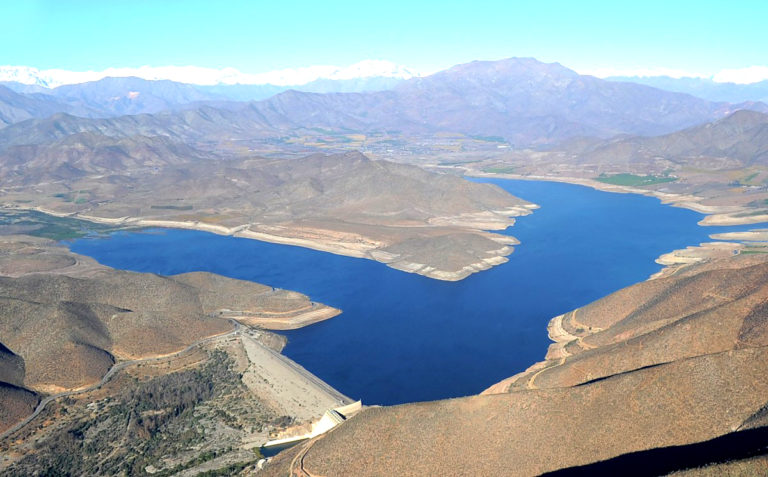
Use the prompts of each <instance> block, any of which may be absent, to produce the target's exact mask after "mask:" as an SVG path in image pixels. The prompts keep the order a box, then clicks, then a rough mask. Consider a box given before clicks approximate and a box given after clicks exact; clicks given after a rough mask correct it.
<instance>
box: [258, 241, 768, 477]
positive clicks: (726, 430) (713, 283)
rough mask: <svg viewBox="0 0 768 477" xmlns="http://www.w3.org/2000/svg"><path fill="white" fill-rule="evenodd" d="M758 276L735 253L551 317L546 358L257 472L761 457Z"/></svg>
mask: <svg viewBox="0 0 768 477" xmlns="http://www.w3.org/2000/svg"><path fill="white" fill-rule="evenodd" d="M767 278H768V262H767V261H766V259H765V257H764V256H761V255H742V256H737V257H734V258H728V259H723V260H717V261H713V262H710V263H706V264H703V265H699V266H690V267H687V268H685V269H682V270H680V271H679V272H678V273H677V274H674V275H672V276H669V277H666V278H660V279H656V280H650V281H647V282H643V283H640V284H637V285H634V286H631V287H629V288H627V289H624V290H621V291H619V292H617V293H615V294H613V295H610V296H608V297H606V298H604V299H602V300H599V301H597V302H595V303H592V304H590V305H588V306H586V307H584V308H582V309H579V310H576V311H574V312H571V313H568V314H566V315H564V316H562V317H557V318H555V319H554V320H552V322H551V324H550V327H549V331H550V336H551V337H552V339H553V340H555V341H556V342H555V344H553V345H552V346H551V347H550V350H549V352H548V355H547V359H546V360H545V361H543V362H541V363H537V364H536V365H534V366H532V367H531V368H530V369H529V370H528V371H526V372H524V373H521V374H519V375H517V376H514V377H512V378H509V379H508V380H505V381H503V382H502V383H499V384H497V385H495V386H493V387H492V388H491V389H489V390H487V391H486V392H485V393H483V395H480V396H474V397H468V398H459V399H452V400H447V401H437V402H428V403H417V404H406V405H402V406H395V407H382V408H373V409H370V410H367V411H364V412H363V413H361V414H360V415H359V416H357V417H355V418H353V419H351V420H350V421H349V422H348V423H346V424H344V425H343V426H341V427H339V428H338V429H336V430H334V431H333V432H331V433H329V434H328V435H326V436H324V437H320V438H318V439H316V440H314V441H311V442H309V443H308V444H306V445H303V446H299V447H298V448H296V449H293V450H291V451H289V452H286V453H284V455H281V456H280V457H279V458H278V459H276V460H275V461H274V462H273V463H272V469H271V470H270V474H269V475H287V474H288V473H289V471H291V472H293V474H292V475H340V476H341V475H357V476H361V475H382V473H388V474H392V475H424V474H439V475H537V474H541V473H545V472H552V471H556V470H559V469H567V470H568V472H567V473H566V474H564V475H567V474H568V473H571V474H573V475H594V474H596V473H600V472H614V473H615V474H616V475H618V474H625V475H633V474H632V473H633V472H635V471H636V470H637V468H638V467H633V466H637V465H638V464H639V462H644V463H643V464H642V465H643V467H642V468H643V469H644V471H648V472H650V473H654V472H655V473H657V474H664V473H668V472H672V471H676V470H683V469H686V468H689V467H700V466H703V465H707V464H712V463H714V464H720V463H723V462H727V461H733V460H741V459H746V458H750V457H752V456H753V455H760V454H761V453H764V452H765V446H766V443H768V441H767V440H766V436H767V435H768V432H766V426H767V425H768V422H766V421H765V410H766V406H767V405H768V383H767V382H766V380H765V379H764V377H765V369H767V368H766V366H768V311H767V310H766V305H765V304H766V302H767V301H768V285H766V283H768V280H767ZM736 443H737V444H736ZM713 448H714V449H715V451H713V450H712V449H713ZM706 449H709V450H706ZM644 456H647V457H644ZM296 457H298V458H296ZM643 459H645V460H643ZM760 462H761V461H760V460H749V461H745V463H743V464H742V465H746V466H750V465H755V466H757V467H751V468H752V469H753V471H754V472H757V469H759V468H761V467H759V466H760V465H761V464H760ZM385 469H386V470H385Z"/></svg>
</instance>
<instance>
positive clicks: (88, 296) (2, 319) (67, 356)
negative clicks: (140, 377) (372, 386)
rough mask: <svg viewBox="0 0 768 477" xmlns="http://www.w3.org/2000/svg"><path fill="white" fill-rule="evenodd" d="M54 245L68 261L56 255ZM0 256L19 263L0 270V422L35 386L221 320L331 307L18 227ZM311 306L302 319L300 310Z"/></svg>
mask: <svg viewBox="0 0 768 477" xmlns="http://www.w3.org/2000/svg"><path fill="white" fill-rule="evenodd" d="M62 254H63V255H68V256H71V257H73V258H74V259H75V260H74V262H75V265H73V264H72V262H67V263H64V264H60V262H59V261H58V260H57V257H58V256H59V255H62ZM0 255H3V257H4V259H5V260H4V261H5V262H12V261H13V257H20V259H21V260H22V261H23V262H24V263H23V264H22V265H23V266H22V268H21V270H19V269H18V268H15V269H14V267H12V263H5V264H4V265H5V268H6V269H9V270H10V269H14V270H16V272H20V273H17V274H19V275H21V276H17V277H8V276H5V277H3V276H0V339H1V340H2V342H1V343H0V393H2V396H3V397H4V399H3V405H2V406H0V416H7V419H8V420H6V419H2V420H0V429H5V428H7V427H9V426H10V425H11V424H12V423H13V422H14V421H15V420H17V419H16V418H18V417H19V416H22V415H23V414H24V413H25V411H24V410H25V409H26V410H29V407H30V406H32V407H34V405H35V404H36V403H37V396H36V394H35V393H36V392H38V393H40V392H42V393H52V392H60V391H63V390H69V389H76V388H81V387H83V386H87V385H90V384H93V383H96V382H98V381H99V380H100V379H101V378H102V377H103V376H104V375H105V374H106V373H107V371H108V370H109V369H110V368H111V367H112V366H113V365H114V364H115V362H116V361H119V360H136V359H144V358H149V357H153V356H162V355H166V354H170V353H174V352H176V351H180V350H182V349H184V348H185V347H187V346H188V345H190V344H192V343H195V342H196V341H198V340H201V339H203V338H206V337H208V336H213V335H218V334H222V333H226V332H228V331H230V330H232V329H233V325H232V324H231V323H230V321H229V319H238V320H242V321H244V322H249V323H250V322H256V323H258V324H261V323H260V322H259V321H258V319H259V318H260V317H261V316H269V318H270V323H271V324H274V325H276V326H277V327H281V326H280V325H281V323H283V322H284V323H283V324H284V326H282V327H283V328H284V327H296V326H303V325H306V324H308V323H309V322H312V321H311V320H314V321H318V320H319V319H327V318H330V317H332V316H334V315H336V314H338V312H339V311H338V310H335V309H333V308H329V307H325V306H324V305H320V304H313V303H312V302H310V301H309V299H308V298H307V297H306V296H305V295H302V294H300V293H295V292H290V291H285V290H276V289H273V288H272V287H267V286H264V285H259V284H256V283H251V282H246V281H241V280H234V279H230V278H225V277H221V276H218V275H213V274H209V273H202V272H201V273H188V274H183V275H177V276H173V277H162V276H158V275H153V274H143V273H133V272H124V271H118V270H113V269H109V268H106V267H103V266H98V265H95V264H91V263H89V259H87V258H86V257H80V256H78V255H76V254H72V253H71V252H68V251H67V250H66V249H63V248H60V247H56V246H55V245H54V244H53V243H52V242H50V241H43V240H40V239H33V238H25V237H23V236H18V237H15V238H14V239H13V240H8V241H4V242H2V243H0ZM28 255H33V256H38V257H39V258H40V260H39V261H38V262H36V264H37V265H38V268H37V269H34V268H30V267H29V264H27V263H26V256H28ZM46 259H50V260H52V261H53V266H51V265H50V264H46V263H44V262H45V260H46ZM81 262H82V263H81ZM56 264H59V265H60V266H58V267H56ZM38 270H44V271H45V273H38ZM70 274H72V275H73V276H70ZM309 311H311V312H312V314H311V316H310V317H309V319H304V318H302V315H305V314H307V312H309ZM319 315H322V316H319ZM297 317H298V319H299V321H298V322H297V324H296V326H290V325H291V324H292V323H293V321H292V320H295V319H297Z"/></svg>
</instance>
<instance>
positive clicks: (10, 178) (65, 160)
mask: <svg viewBox="0 0 768 477" xmlns="http://www.w3.org/2000/svg"><path fill="white" fill-rule="evenodd" d="M204 158H205V159H210V158H212V155H210V154H205V153H202V152H200V151H198V150H196V149H193V148H191V147H189V146H186V145H184V144H180V143H176V142H173V141H171V140H170V139H168V138H167V137H146V136H132V137H126V138H114V137H109V136H105V135H103V134H98V133H89V132H85V133H77V134H73V135H71V136H67V137H65V138H63V139H60V140H58V141H55V142H54V143H51V144H47V145H26V146H14V147H11V148H9V149H7V150H5V151H4V152H2V153H0V177H2V178H4V179H5V180H4V181H3V182H5V183H10V184H14V185H16V184H29V185H34V184H36V183H38V182H44V181H67V182H71V181H74V180H77V179H80V178H82V177H85V176H88V175H97V174H98V175H106V176H118V175H123V174H129V173H132V174H153V173H157V170H158V169H159V168H161V167H165V166H169V165H175V166H179V165H182V164H185V163H187V162H189V161H195V160H200V159H204Z"/></svg>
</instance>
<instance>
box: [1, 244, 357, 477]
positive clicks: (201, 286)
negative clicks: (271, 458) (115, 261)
mask: <svg viewBox="0 0 768 477" xmlns="http://www.w3.org/2000/svg"><path fill="white" fill-rule="evenodd" d="M0 270H2V271H3V274H4V276H0V302H2V303H1V304H2V306H0V315H1V316H0V336H1V337H2V343H0V395H2V400H0V432H1V433H2V434H0V472H2V473H3V474H4V475H30V474H34V473H43V474H45V473H50V472H52V471H53V469H58V470H63V471H65V472H67V473H71V474H83V475H85V474H88V475H114V474H124V475H135V474H137V473H157V472H166V474H168V475H170V474H173V475H187V474H189V475H194V474H196V473H198V472H200V471H204V470H216V469H222V468H224V469H227V468H229V466H234V467H233V468H238V469H244V468H246V467H249V466H251V467H252V466H253V465H254V464H255V463H256V462H257V461H258V460H259V458H260V455H259V453H258V448H259V447H260V446H261V445H263V444H264V443H265V442H266V441H268V440H269V439H271V438H274V437H275V436H278V435H279V434H280V433H281V432H282V431H283V430H284V429H286V428H289V427H297V426H309V425H311V424H312V423H314V422H316V421H317V420H319V419H320V418H321V417H322V416H323V414H324V413H325V412H326V411H327V410H328V409H332V408H334V407H338V406H340V405H343V404H349V403H350V402H352V401H351V400H350V399H349V398H347V397H346V396H343V395H341V394H339V393H338V392H336V391H335V390H333V389H332V388H330V387H329V386H328V385H326V384H325V383H323V382H322V381H320V380H319V379H318V378H317V377H315V376H313V375H311V374H310V373H309V372H307V371H306V370H305V369H304V368H302V367H301V366H299V365H298V364H296V363H294V362H293V361H291V360H289V359H287V358H285V357H284V356H282V355H281V354H280V350H281V349H282V347H283V345H284V344H285V338H283V337H280V336H278V335H274V334H272V333H270V332H268V331H265V330H264V328H270V327H271V328H276V329H289V328H296V327H300V326H305V325H307V324H310V323H314V322H316V321H319V320H323V319H328V318H331V317H333V316H335V315H337V314H338V313H340V310H336V309H334V308H330V307H327V306H324V305H321V304H318V303H313V302H310V301H309V299H308V298H307V297H306V296H305V295H302V294H300V293H296V292H290V291H286V290H280V289H273V288H272V287H267V286H263V285H259V284H256V283H251V282H244V281H239V280H233V279H230V278H225V277H221V276H218V275H213V274H209V273H188V274H183V275H177V276H174V277H161V276H157V275H152V274H140V273H132V272H123V271H118V270H113V269H110V268H108V267H104V266H102V265H99V264H98V263H96V262H95V261H93V260H91V259H90V258H87V257H83V256H80V255H77V254H74V253H71V252H69V251H68V250H67V249H66V248H64V247H62V246H59V245H56V244H55V243H54V242H52V241H50V240H48V239H43V238H38V237H31V236H27V235H8V236H1V237H0ZM251 326H258V327H259V328H260V329H258V330H257V329H255V328H251ZM73 436H74V437H73ZM149 436H152V438H151V439H149ZM166 439H169V440H168V441H166ZM254 449H255V450H254ZM148 469H149V470H148ZM163 469H165V470H163ZM194 469H197V471H195V472H193V470H194ZM190 472H191V474H190ZM160 475H165V474H162V473H161V474H160Z"/></svg>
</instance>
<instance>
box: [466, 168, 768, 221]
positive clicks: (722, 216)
mask: <svg viewBox="0 0 768 477" xmlns="http://www.w3.org/2000/svg"><path fill="white" fill-rule="evenodd" d="M464 175H465V176H468V177H478V178H491V179H492V178H497V179H513V180H524V181H546V182H561V183H564V184H574V185H580V186H585V187H589V188H592V189H595V190H599V191H603V192H613V193H617V194H639V195H644V196H647V197H654V198H656V199H659V200H660V201H661V203H662V204H664V205H669V206H672V207H679V208H682V209H688V210H693V211H694V212H698V213H700V214H703V215H704V218H702V219H701V220H700V221H699V225H701V226H728V225H751V224H759V223H763V222H768V214H760V215H751V216H750V215H745V216H742V217H739V216H738V214H743V213H748V212H749V211H750V209H748V208H745V207H741V206H735V205H704V204H701V203H699V202H700V201H702V200H705V198H703V197H699V196H696V195H693V194H687V195H683V194H674V193H670V192H659V191H655V190H648V189H641V188H639V187H632V186H622V185H614V184H606V183H604V182H600V181H596V180H594V179H585V178H581V177H566V176H539V175H521V174H496V173H489V172H480V171H471V170H465V173H464Z"/></svg>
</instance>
